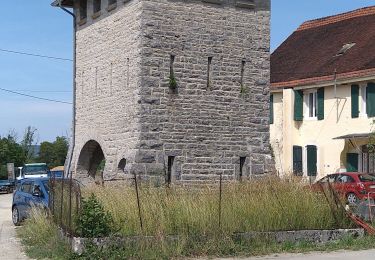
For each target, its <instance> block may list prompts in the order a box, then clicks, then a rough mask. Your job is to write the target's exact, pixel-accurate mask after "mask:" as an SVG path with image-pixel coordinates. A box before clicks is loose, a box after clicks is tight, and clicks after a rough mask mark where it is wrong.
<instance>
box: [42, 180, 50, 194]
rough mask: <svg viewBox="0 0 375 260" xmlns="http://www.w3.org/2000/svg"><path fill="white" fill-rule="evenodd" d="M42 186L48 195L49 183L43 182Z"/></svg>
mask: <svg viewBox="0 0 375 260" xmlns="http://www.w3.org/2000/svg"><path fill="white" fill-rule="evenodd" d="M43 186H44V188H45V189H46V191H47V193H49V181H48V180H45V181H43Z"/></svg>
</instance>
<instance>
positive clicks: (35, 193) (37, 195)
mask: <svg viewBox="0 0 375 260" xmlns="http://www.w3.org/2000/svg"><path fill="white" fill-rule="evenodd" d="M33 196H35V197H42V196H43V194H42V192H40V191H35V192H34V193H33Z"/></svg>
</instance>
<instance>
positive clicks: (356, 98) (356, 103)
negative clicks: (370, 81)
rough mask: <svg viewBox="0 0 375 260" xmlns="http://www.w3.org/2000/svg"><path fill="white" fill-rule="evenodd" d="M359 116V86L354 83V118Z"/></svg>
mask: <svg viewBox="0 0 375 260" xmlns="http://www.w3.org/2000/svg"><path fill="white" fill-rule="evenodd" d="M358 116H359V86H358V85H352V118H357V117H358Z"/></svg>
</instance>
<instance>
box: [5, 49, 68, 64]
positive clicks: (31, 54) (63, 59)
mask: <svg viewBox="0 0 375 260" xmlns="http://www.w3.org/2000/svg"><path fill="white" fill-rule="evenodd" d="M0 51H2V52H7V53H14V54H20V55H26V56H33V57H38V58H45V59H52V60H62V61H73V60H72V59H67V58H61V57H54V56H47V55H41V54H35V53H28V52H21V51H12V50H6V49H0Z"/></svg>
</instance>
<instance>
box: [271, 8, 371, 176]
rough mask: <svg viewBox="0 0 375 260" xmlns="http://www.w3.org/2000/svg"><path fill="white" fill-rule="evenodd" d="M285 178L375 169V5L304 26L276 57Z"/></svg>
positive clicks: (274, 94) (274, 118)
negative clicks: (374, 142)
mask: <svg viewBox="0 0 375 260" xmlns="http://www.w3.org/2000/svg"><path fill="white" fill-rule="evenodd" d="M270 99H271V100H270V101H271V102H270V103H271V116H270V123H271V125H270V132H271V146H272V149H273V154H274V159H275V164H276V169H277V171H278V172H279V173H280V175H286V174H295V175H300V176H306V177H307V176H312V177H313V178H315V177H316V176H317V177H318V178H319V177H322V176H325V175H327V174H329V173H334V172H345V171H351V172H356V171H360V172H375V158H374V156H373V154H369V153H368V149H367V144H368V141H369V135H370V133H371V132H372V131H373V130H374V129H373V128H374V127H373V120H374V119H375V6H373V7H367V8H363V9H359V10H355V11H352V12H348V13H344V14H339V15H335V16H330V17H325V18H321V19H317V20H312V21H308V22H305V23H303V24H302V25H301V26H300V27H299V28H298V29H297V30H296V31H295V32H294V33H293V34H292V35H291V36H290V37H289V38H288V39H287V40H286V41H285V42H284V43H283V44H282V45H280V47H279V48H277V49H276V50H275V51H274V53H273V54H272V55H271V97H270Z"/></svg>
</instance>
